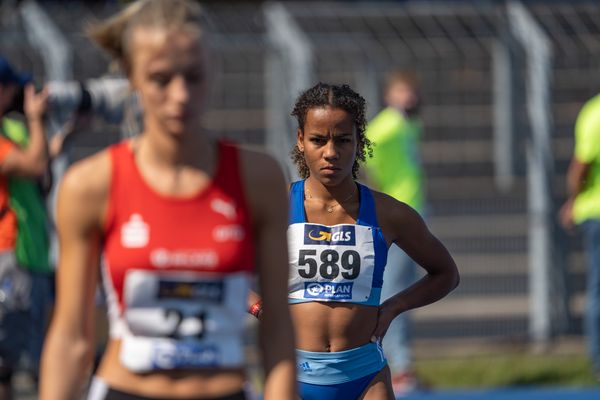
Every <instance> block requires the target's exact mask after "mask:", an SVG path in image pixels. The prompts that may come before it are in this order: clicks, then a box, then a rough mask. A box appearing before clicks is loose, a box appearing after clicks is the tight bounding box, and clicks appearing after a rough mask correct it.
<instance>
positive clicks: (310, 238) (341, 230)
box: [304, 224, 356, 246]
mask: <svg viewBox="0 0 600 400" xmlns="http://www.w3.org/2000/svg"><path fill="white" fill-rule="evenodd" d="M304 244H322V245H327V246H328V245H346V246H354V245H355V244H356V234H355V231H354V226H352V225H338V226H331V227H330V226H324V225H315V224H305V225H304Z"/></svg>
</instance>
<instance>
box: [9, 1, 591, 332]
mask: <svg viewBox="0 0 600 400" xmlns="http://www.w3.org/2000/svg"><path fill="white" fill-rule="evenodd" d="M6 4H8V3H6ZM510 4H520V3H510V2H508V3H503V2H492V1H489V2H488V1H458V2H441V1H440V2H435V1H412V2H411V1H405V2H397V3H396V2H394V3H392V2H386V3H373V2H332V3H322V2H310V3H300V2H298V3H290V2H282V3H266V4H264V5H261V6H260V7H257V6H256V5H253V4H247V5H230V4H228V3H227V2H224V3H223V4H221V3H218V2H215V3H210V4H208V5H207V6H206V8H207V11H208V15H209V19H210V21H209V24H208V25H209V30H210V31H211V36H212V42H213V44H214V45H213V53H212V54H213V55H212V57H214V59H215V60H216V65H218V73H217V75H216V78H215V82H214V85H213V86H214V90H213V92H212V99H211V106H210V109H209V111H208V112H207V114H206V125H207V127H208V128H209V129H210V130H211V131H214V132H215V133H216V134H219V135H224V136H228V137H232V138H235V139H237V140H240V141H242V142H250V143H265V144H268V145H270V147H271V149H272V150H275V151H276V153H277V154H278V155H279V156H280V159H281V160H284V159H285V158H286V157H287V155H288V152H289V150H290V147H291V143H292V141H293V135H294V132H295V129H294V126H293V125H292V123H291V120H289V119H288V116H289V112H290V111H291V104H292V102H293V100H294V99H295V97H296V96H297V95H298V92H299V90H300V89H302V88H303V87H304V86H308V85H309V84H312V83H313V82H314V81H316V80H322V81H328V82H335V83H341V82H344V83H349V84H350V85H351V86H353V87H354V88H355V89H357V90H358V91H359V92H360V93H361V94H362V95H363V96H364V97H365V98H366V99H367V101H368V107H369V112H368V115H369V116H373V115H374V114H375V113H376V112H377V110H378V109H379V108H380V107H382V101H381V98H382V94H381V86H382V78H383V76H384V74H385V73H386V72H387V71H389V70H391V69H395V68H412V69H414V70H416V71H417V72H418V73H419V75H420V77H421V82H422V94H423V98H424V107H423V114H422V115H423V120H424V126H425V135H424V138H423V143H422V159H423V161H424V166H425V171H426V176H427V179H426V184H427V199H428V205H429V209H428V217H427V218H428V222H429V225H430V226H431V229H432V231H433V232H434V233H435V234H436V235H438V236H439V237H440V238H441V239H442V241H443V242H444V243H445V244H446V245H447V247H448V248H449V249H450V251H451V252H452V254H453V255H454V257H455V258H456V261H457V263H458V265H459V267H460V270H461V273H462V282H461V285H460V287H459V288H458V289H457V290H456V291H455V292H454V293H453V294H452V295H451V296H450V297H449V298H448V299H445V300H444V301H442V302H440V303H438V304H434V305H432V306H429V307H426V308H424V309H422V310H418V311H416V312H415V313H414V318H415V329H416V332H415V337H416V338H417V339H418V338H458V337H476V336H479V337H481V336H483V337H504V338H506V337H508V338H525V337H527V336H528V335H529V334H530V329H531V317H532V314H533V313H532V309H531V306H530V304H531V303H530V300H531V299H530V292H531V287H532V286H531V284H532V282H531V281H530V279H529V277H530V273H531V270H530V264H531V259H530V256H529V252H530V250H531V246H532V245H531V242H530V241H529V237H530V235H531V234H530V227H531V223H530V222H531V219H530V218H529V217H528V215H530V213H529V212H528V210H530V206H528V200H527V198H528V186H530V185H528V183H527V182H528V181H527V173H528V170H529V168H528V161H527V148H528V143H532V142H531V137H532V136H531V134H530V133H531V132H532V130H533V125H532V123H531V115H530V113H528V111H527V110H528V98H529V96H530V95H531V86H530V85H531V82H530V79H529V78H528V76H527V68H528V61H527V60H528V59H527V55H528V54H530V53H531V50H532V49H531V48H527V46H523V44H522V43H521V44H520V43H518V42H517V39H516V38H515V35H514V33H513V32H512V31H511V29H512V28H511V23H512V22H513V21H511V19H510V18H509V14H508V11H507V10H508V7H509V6H510ZM42 5H43V8H44V9H45V10H46V11H47V13H48V15H49V16H50V17H51V18H52V20H53V21H54V22H55V23H56V24H57V26H58V27H59V29H60V30H61V31H62V32H63V33H64V34H65V36H66V37H67V39H68V41H69V43H70V45H71V47H72V51H73V74H74V77H75V78H77V79H86V78H89V77H95V76H98V75H99V74H102V73H104V72H105V71H106V68H107V64H108V61H107V58H106V57H105V56H103V55H101V53H100V52H99V51H98V50H97V49H96V48H94V47H93V46H92V45H91V44H90V43H89V41H88V40H87V39H86V38H85V37H84V35H83V34H82V31H83V28H84V26H85V23H87V22H88V21H92V20H93V19H94V18H98V17H103V16H105V15H108V14H110V13H112V12H113V11H115V10H116V6H115V5H114V4H113V3H98V2H95V3H91V4H88V3H86V2H77V1H73V2H69V7H68V8H65V7H64V4H62V3H59V2H56V3H52V2H49V3H43V4H42ZM3 7H5V8H3V12H2V14H3V16H4V15H6V13H5V11H4V10H5V9H6V10H9V9H10V5H9V6H3ZM13 7H17V6H16V3H14V4H13ZM524 10H525V12H526V13H527V14H529V15H530V16H531V17H532V19H533V21H535V22H536V23H537V24H538V25H539V26H540V27H541V32H542V33H543V34H544V35H546V36H547V39H548V40H549V44H550V49H551V50H552V57H551V58H550V59H549V62H550V64H549V65H550V67H551V70H550V72H551V74H550V75H549V77H550V87H549V89H550V91H549V93H548V96H547V100H549V101H551V103H550V105H551V117H552V118H553V123H552V124H550V125H549V130H550V133H551V145H552V150H553V151H552V156H553V160H554V162H553V166H554V174H553V175H552V179H550V186H549V188H550V190H551V193H550V199H551V200H552V201H553V202H552V203H551V206H552V207H551V208H550V210H553V209H554V208H553V207H555V206H556V204H557V202H558V201H560V200H561V198H562V197H564V183H563V182H564V171H565V168H566V164H567V162H568V159H569V158H570V155H571V151H572V131H573V122H574V118H575V116H576V113H577V111H578V109H579V107H580V106H581V105H582V104H583V102H584V101H585V100H586V99H588V98H589V97H591V95H592V94H594V93H595V92H596V90H597V88H600V74H598V73H597V70H598V66H599V64H600V62H599V61H600V39H599V37H600V34H599V31H600V22H598V21H600V6H599V5H597V4H596V3H595V2H593V1H587V2H583V1H570V2H566V1H564V2H563V1H538V2H529V3H526V7H524ZM1 23H2V25H1V30H2V35H0V52H1V53H2V54H4V55H6V56H7V57H9V58H10V59H11V61H14V63H15V64H16V65H18V66H19V67H21V68H24V69H26V70H29V71H32V72H33V73H34V74H36V76H38V77H39V80H40V81H41V80H43V78H44V77H45V70H44V69H43V62H42V60H41V59H40V56H39V54H37V53H36V52H35V51H34V50H33V49H32V48H31V47H30V46H29V44H28V42H27V41H26V40H25V35H24V33H23V27H22V25H20V23H19V22H18V19H16V18H2V22H1ZM288 45H289V46H288ZM506 52H508V56H507V53H506ZM505 83H508V84H509V85H510V86H502V85H503V84H505ZM509 87H510V89H511V90H510V91H508V92H507V93H508V94H506V93H505V94H504V95H503V94H502V93H504V92H503V89H508V88H509ZM502 96H504V97H502ZM506 96H508V97H506ZM502 107H504V108H502ZM505 114H506V115H505ZM509 117H510V118H509ZM551 122H552V121H551ZM503 124H504V125H503ZM502 127H503V128H502ZM494 132H496V133H497V135H496V136H495V135H494ZM508 134H510V137H508V136H506V135H508ZM507 138H508V139H507ZM105 144H106V143H104V142H103V143H99V142H94V141H93V140H92V145H94V146H100V145H105ZM500 145H501V146H502V148H503V149H504V151H503V152H502V153H501V154H498V153H497V149H498V148H499V147H498V146H500ZM498 171H504V172H503V174H504V175H502V176H503V178H501V179H500V180H499V177H498ZM552 212H553V211H552ZM548 217H549V216H548V215H546V216H545V218H548ZM550 217H552V216H550ZM562 244H563V249H562V250H563V251H562V254H568V255H569V256H568V259H567V261H568V262H567V265H568V272H569V279H568V282H567V283H568V285H567V286H568V289H570V293H571V296H570V300H571V302H570V309H569V310H570V311H571V314H572V315H573V317H574V319H572V320H570V321H567V324H566V325H565V323H564V321H563V322H561V323H560V324H556V323H555V322H553V325H552V326H551V327H550V328H549V329H550V330H551V331H552V333H554V332H560V333H580V331H581V323H580V316H581V312H582V307H583V281H584V278H585V273H584V268H583V259H582V256H581V250H580V247H579V238H578V237H570V238H566V239H564V240H563V242H562ZM555 276H562V275H560V274H558V275H556V274H555ZM557 307H558V306H557Z"/></svg>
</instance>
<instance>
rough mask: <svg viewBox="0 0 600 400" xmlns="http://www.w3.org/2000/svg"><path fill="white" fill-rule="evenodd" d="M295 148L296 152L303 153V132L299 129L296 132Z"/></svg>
mask: <svg viewBox="0 0 600 400" xmlns="http://www.w3.org/2000/svg"><path fill="white" fill-rule="evenodd" d="M296 146H298V150H300V151H304V132H302V129H300V128H298V130H297V131H296Z"/></svg>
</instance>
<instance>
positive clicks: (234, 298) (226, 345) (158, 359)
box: [120, 270, 249, 372]
mask: <svg viewBox="0 0 600 400" xmlns="http://www.w3.org/2000/svg"><path fill="white" fill-rule="evenodd" d="M248 287H249V277H248V274H247V273H245V272H241V273H236V274H228V275H214V276H211V275H207V274H206V273H197V272H187V271H186V272H174V271H146V270H131V271H128V272H127V275H126V277H125V283H124V288H123V303H124V304H123V306H124V311H123V319H124V321H125V323H126V325H127V328H128V332H127V333H126V334H125V335H124V336H123V338H122V343H121V352H120V359H121V362H122V363H123V365H125V366H126V367H127V368H128V369H130V370H131V371H134V372H147V371H152V370H165V369H166V370H168V369H192V368H206V367H213V368H225V367H240V366H243V364H244V357H243V343H242V337H243V330H244V320H245V316H246V298H247V295H248Z"/></svg>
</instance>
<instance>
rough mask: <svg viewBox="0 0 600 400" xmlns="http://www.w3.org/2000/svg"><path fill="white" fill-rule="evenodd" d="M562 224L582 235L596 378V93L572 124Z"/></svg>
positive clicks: (599, 295) (599, 143)
mask: <svg viewBox="0 0 600 400" xmlns="http://www.w3.org/2000/svg"><path fill="white" fill-rule="evenodd" d="M566 183H567V195H568V198H567V200H566V202H565V204H564V205H563V206H562V208H561V210H560V219H561V223H562V225H563V226H564V227H565V228H566V229H568V230H572V229H573V228H574V227H575V225H578V226H579V227H580V228H581V230H582V232H583V242H584V249H585V252H586V256H587V264H588V265H587V276H586V291H587V306H586V315H585V332H586V336H587V342H588V353H589V357H590V359H591V361H592V367H593V368H594V372H595V373H596V375H597V376H598V377H600V94H598V95H596V96H595V97H593V98H591V99H590V100H588V101H587V102H586V103H585V104H584V106H583V107H582V109H581V111H580V112H579V115H578V116H577V121H576V123H575V150H574V153H573V157H572V160H571V163H570V165H569V169H568V171H567V182H566Z"/></svg>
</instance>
